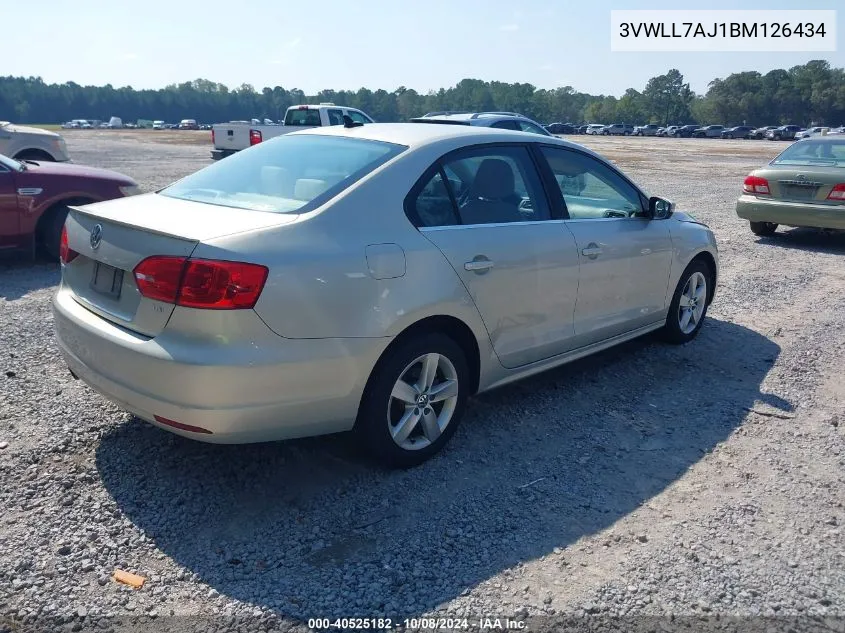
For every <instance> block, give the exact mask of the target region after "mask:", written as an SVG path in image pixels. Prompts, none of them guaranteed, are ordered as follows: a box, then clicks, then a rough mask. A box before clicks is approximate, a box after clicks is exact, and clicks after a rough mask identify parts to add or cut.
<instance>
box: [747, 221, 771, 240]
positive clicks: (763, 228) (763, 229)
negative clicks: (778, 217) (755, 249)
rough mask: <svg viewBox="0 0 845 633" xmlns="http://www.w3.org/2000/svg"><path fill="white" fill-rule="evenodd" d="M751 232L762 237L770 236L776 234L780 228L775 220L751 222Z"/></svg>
mask: <svg viewBox="0 0 845 633" xmlns="http://www.w3.org/2000/svg"><path fill="white" fill-rule="evenodd" d="M749 224H750V225H751V232H752V233H754V235H759V236H760V237H769V236H770V235H774V234H775V231H777V230H778V225H777V224H776V223H775V222H750V223H749Z"/></svg>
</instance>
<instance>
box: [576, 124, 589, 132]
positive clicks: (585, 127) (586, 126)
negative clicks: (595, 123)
mask: <svg viewBox="0 0 845 633" xmlns="http://www.w3.org/2000/svg"><path fill="white" fill-rule="evenodd" d="M589 127H590V126H589V125H579V126H578V134H586V133H587V129H588V128H589Z"/></svg>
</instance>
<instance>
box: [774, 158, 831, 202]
mask: <svg viewBox="0 0 845 633" xmlns="http://www.w3.org/2000/svg"><path fill="white" fill-rule="evenodd" d="M757 175H759V176H761V177H763V178H765V179H766V180H768V181H769V192H770V194H771V196H772V197H773V198H777V199H781V200H788V201H790V202H811V203H813V204H818V203H830V204H842V201H839V200H828V196H829V195H830V192H831V191H832V190H833V187H835V186H836V185H838V184H841V183H845V169H843V168H841V167H819V166H799V165H783V166H772V167H771V168H769V169H764V170H760V171H759V173H758V174H757Z"/></svg>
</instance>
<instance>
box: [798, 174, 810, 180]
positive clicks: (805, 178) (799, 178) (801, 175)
mask: <svg viewBox="0 0 845 633" xmlns="http://www.w3.org/2000/svg"><path fill="white" fill-rule="evenodd" d="M795 179H796V180H807V177H806V176H805V175H804V174H798V175H797V176H795Z"/></svg>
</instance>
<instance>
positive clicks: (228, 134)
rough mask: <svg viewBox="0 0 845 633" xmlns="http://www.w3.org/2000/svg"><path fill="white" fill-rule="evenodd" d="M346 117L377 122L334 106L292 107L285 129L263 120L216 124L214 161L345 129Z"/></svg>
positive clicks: (282, 126) (326, 104) (213, 131)
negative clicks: (296, 136) (283, 139)
mask: <svg viewBox="0 0 845 633" xmlns="http://www.w3.org/2000/svg"><path fill="white" fill-rule="evenodd" d="M344 117H349V118H350V119H351V120H352V122H353V123H361V124H365V123H373V119H372V118H371V117H370V115H368V114H367V113H365V112H362V111H361V110H358V109H356V108H348V107H346V106H337V105H335V104H333V103H321V104H319V105H296V106H291V107H289V108H288V109H287V111H286V112H285V120H284V123H283V124H282V125H279V124H276V123H269V124H266V123H262V122H261V121H260V120H259V119H253V120H252V121H249V122H248V121H230V122H229V123H215V124H214V125H213V126H212V128H211V143H212V145H214V149H213V150H211V158H213V159H214V160H220V159H221V158H226V157H227V156H231V155H232V154H234V153H236V152H239V151H241V150H244V149H247V148H249V147H252V146H253V145H257V144H258V143H262V142H264V141H267V140H269V139H271V138H275V137H277V136H281V135H282V134H290V133H291V132H296V131H297V130H307V129H309V128H312V127H330V126H333V125H343V124H344Z"/></svg>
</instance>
